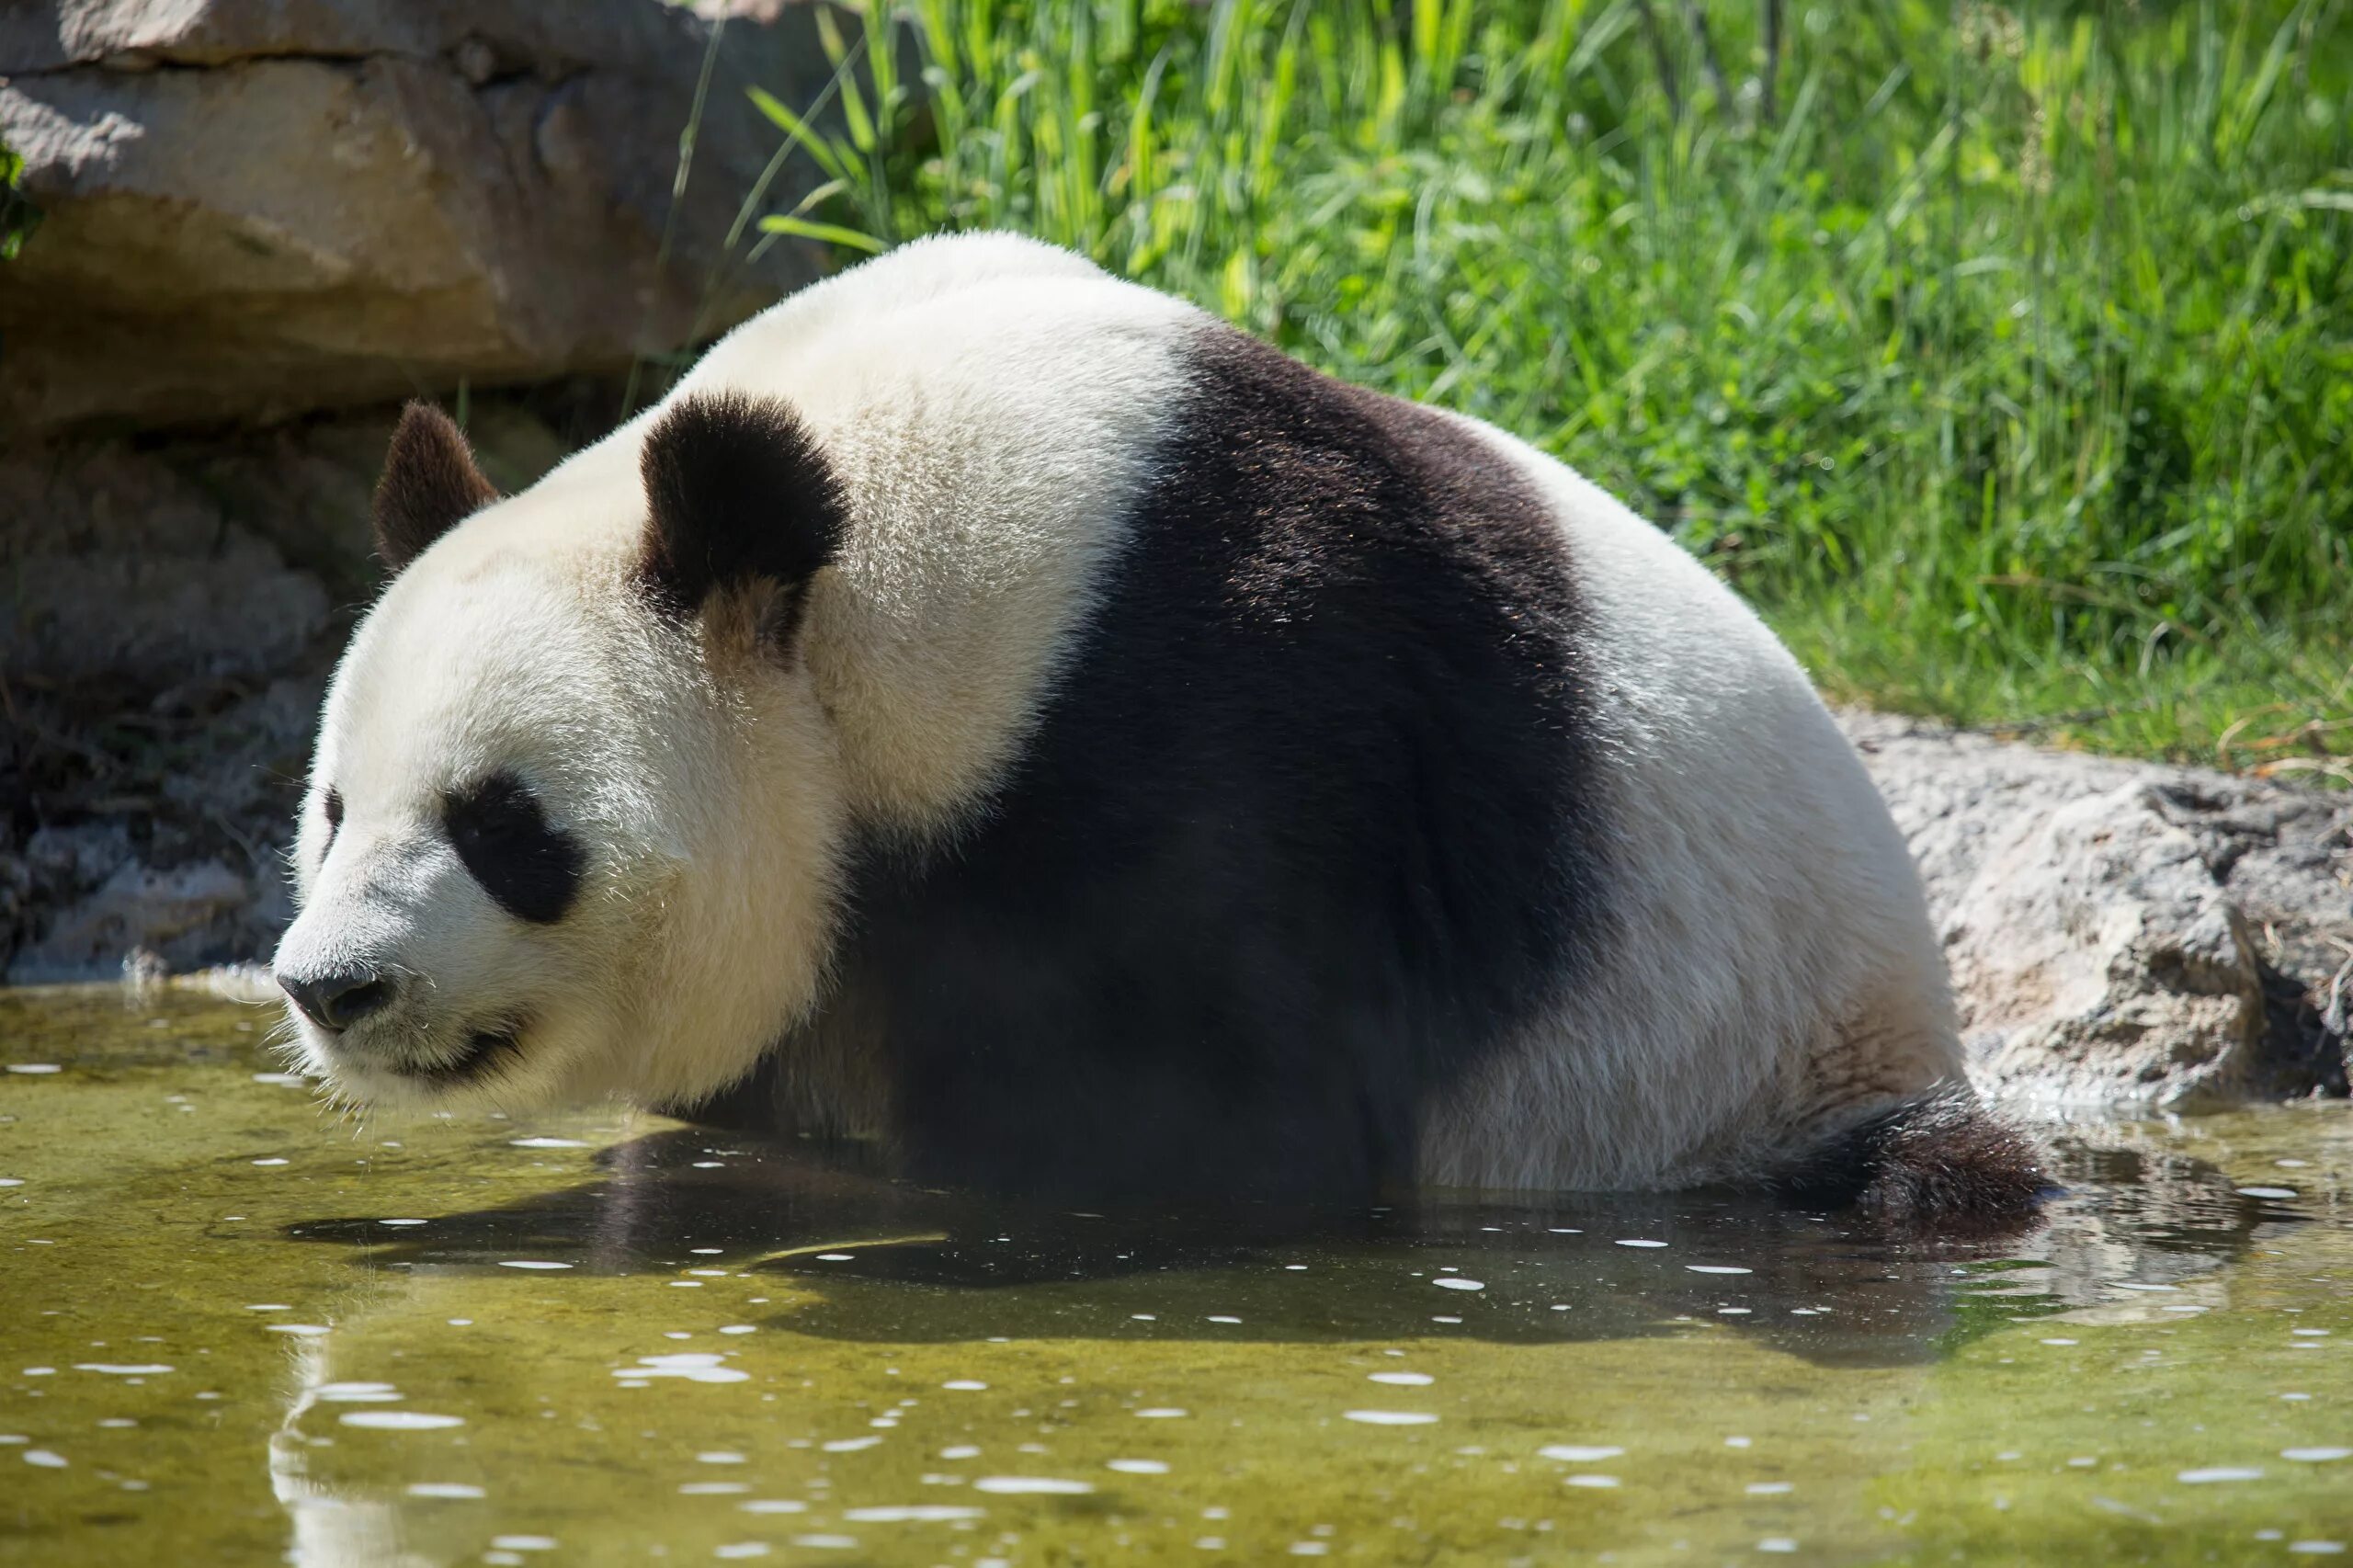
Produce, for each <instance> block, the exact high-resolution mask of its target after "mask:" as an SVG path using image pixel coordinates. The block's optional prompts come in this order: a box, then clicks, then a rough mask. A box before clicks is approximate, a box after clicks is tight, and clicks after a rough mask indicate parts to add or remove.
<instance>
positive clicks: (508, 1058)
mask: <svg viewBox="0 0 2353 1568" xmlns="http://www.w3.org/2000/svg"><path fill="white" fill-rule="evenodd" d="M521 1033H522V1026H521V1025H519V1024H509V1025H504V1026H501V1027H499V1028H480V1029H475V1030H472V1032H470V1033H469V1034H468V1035H467V1036H466V1044H465V1049H464V1050H463V1051H460V1053H459V1054H458V1055H457V1056H455V1057H453V1058H452V1059H451V1060H449V1061H448V1062H438V1063H436V1064H435V1065H433V1066H430V1067H420V1068H417V1069H415V1072H414V1075H415V1076H416V1077H419V1078H423V1079H425V1080H426V1081H427V1082H428V1083H432V1084H436V1085H440V1086H442V1087H444V1088H454V1087H457V1086H459V1085H465V1084H473V1083H479V1082H481V1081H482V1080H483V1079H484V1078H487V1077H489V1076H490V1075H491V1074H494V1073H496V1072H497V1071H498V1070H499V1069H500V1068H502V1067H505V1066H506V1065H508V1064H510V1063H512V1062H517V1061H520V1060H521V1059H522V1055H523V1045H522V1040H520V1038H519V1037H520V1035H521Z"/></svg>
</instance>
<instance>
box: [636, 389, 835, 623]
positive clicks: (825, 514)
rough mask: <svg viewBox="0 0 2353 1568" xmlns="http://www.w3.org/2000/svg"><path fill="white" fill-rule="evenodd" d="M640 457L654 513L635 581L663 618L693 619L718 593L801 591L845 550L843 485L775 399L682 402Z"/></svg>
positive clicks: (730, 396)
mask: <svg viewBox="0 0 2353 1568" xmlns="http://www.w3.org/2000/svg"><path fill="white" fill-rule="evenodd" d="M638 461H639V468H640V471H641V472H642V473H643V475H644V478H645V499H646V504H647V506H648V508H649V510H650V511H651V514H652V526H651V527H650V528H647V530H646V536H645V553H644V555H643V556H642V558H641V560H640V562H639V565H638V578H639V581H640V583H641V584H642V585H643V586H644V588H645V591H646V592H647V594H648V595H649V596H650V597H652V598H653V600H654V603H655V604H656V605H658V606H659V607H660V608H662V610H663V611H664V613H665V614H668V615H673V616H676V617H678V618H680V619H686V618H688V617H691V616H693V615H694V614H695V613H696V612H697V611H699V609H700V608H702V604H703V601H704V600H705V599H706V598H708V597H710V595H711V594H713V593H714V592H717V591H719V590H721V589H723V588H734V587H744V586H748V585H752V584H754V583H757V582H761V581H767V582H770V583H774V584H777V585H781V586H784V587H788V588H797V587H799V586H801V585H802V584H803V583H805V582H807V581H808V579H809V576H810V574H812V573H813V572H815V571H816V570H817V568H819V567H820V566H823V565H824V564H825V563H826V562H829V561H831V560H833V558H834V554H835V551H836V550H838V549H839V548H840V546H841V540H842V533H843V530H844V528H845V526H846V524H847V517H848V506H847V498H846V497H845V495H844V494H843V490H842V485H841V482H840V481H839V480H838V479H837V478H835V474H834V471H833V468H832V465H830V464H829V463H827V462H826V460H825V454H824V450H823V449H821V448H820V447H819V446H818V445H817V438H816V437H814V436H813V435H812V434H810V431H809V427H808V426H806V425H804V424H802V423H801V416H800V415H797V414H795V413H794V412H793V411H792V409H791V407H790V405H789V404H786V403H781V402H779V401H778V400H776V399H774V398H751V397H745V396H743V395H741V394H739V393H735V392H720V393H710V394H703V395H699V396H694V397H688V398H685V399H683V400H681V401H680V402H679V403H677V404H676V406H675V407H673V408H672V409H670V410H669V412H667V413H666V414H664V415H662V416H661V417H660V418H659V419H657V420H655V421H654V427H653V429H651V430H649V431H647V432H646V436H645V448H644V451H643V454H642V456H641V457H640V459H639V460H638Z"/></svg>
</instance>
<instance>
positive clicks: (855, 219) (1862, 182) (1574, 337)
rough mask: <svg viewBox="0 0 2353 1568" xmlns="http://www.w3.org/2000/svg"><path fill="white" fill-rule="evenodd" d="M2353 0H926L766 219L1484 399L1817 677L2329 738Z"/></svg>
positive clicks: (2347, 408) (2026, 711)
mask: <svg viewBox="0 0 2353 1568" xmlns="http://www.w3.org/2000/svg"><path fill="white" fill-rule="evenodd" d="M2349 9H2353V3H2349V0H2300V3H2296V4H2282V3H2279V0H2268V3H2267V0H2253V3H2250V4H2247V5H2245V6H2234V7H2222V6H2215V5H2211V4H2209V5H2203V6H2200V5H2181V6H2165V5H2158V4H2154V3H2148V0H2143V3H2140V4H2134V3H2132V0H2116V3H2113V4H2109V5H2105V6H2102V5H2090V6H2085V5H2069V6H2035V7H2027V8H2020V9H2015V10H2012V9H2004V8H2002V7H2000V6H1994V5H1989V4H1984V3H1982V0H1959V3H1958V5H1957V6H1954V7H1953V8H1952V9H1949V10H1948V9H1947V8H1946V7H1944V6H1930V5H1927V4H1921V3H1918V0H1859V3H1858V4H1857V5H1856V6H1851V7H1847V6H1827V5H1809V6H1801V7H1798V8H1797V9H1795V10H1794V11H1793V12H1791V13H1790V14H1789V15H1788V16H1787V17H1782V15H1781V7H1780V6H1779V4H1778V0H1774V3H1770V4H1768V5H1767V6H1762V7H1752V6H1725V5H1709V6H1699V5H1684V6H1669V5H1666V4H1664V3H1658V4H1643V3H1637V0H1481V3H1477V4H1473V3H1472V0H1427V3H1425V4H1419V5H1415V6H1411V7H1410V8H1409V7H1407V6H1405V5H1404V4H1403V3H1402V0H1400V3H1399V4H1396V5H1394V6H1386V5H1383V4H1381V3H1380V0H1371V3H1369V4H1351V5H1347V6H1325V5H1319V4H1314V3H1313V0H1218V3H1217V4H1214V5H1211V6H1190V5H1186V4H1181V3H1177V0H1022V3H1014V0H1002V3H991V0H969V3H963V4H950V3H949V0H920V3H919V4H917V5H916V6H915V7H914V9H913V10H912V11H911V12H904V13H892V14H891V15H889V16H887V17H886V15H885V13H884V12H882V11H881V9H880V8H879V6H878V8H877V9H875V10H873V11H870V13H869V16H868V20H867V33H866V36H865V38H863V39H858V38H856V37H854V36H853V37H848V38H843V37H840V36H839V35H835V36H834V37H833V39H832V40H831V41H832V42H833V44H834V46H835V49H836V51H837V53H838V55H839V56H840V57H841V58H842V59H844V60H848V59H849V57H850V56H852V55H859V56H862V57H863V63H862V65H861V70H862V71H867V72H870V74H869V75H867V76H866V77H865V79H864V80H863V82H860V81H858V80H857V79H856V78H855V77H854V76H853V75H852V74H849V73H847V72H846V73H844V74H841V75H840V76H839V77H838V78H837V81H836V86H837V87H838V88H839V89H840V96H841V99H842V101H841V104H840V106H839V107H840V109H841V111H842V114H841V120H840V129H839V130H838V131H835V132H833V133H830V134H828V133H820V132H818V131H814V130H813V129H811V127H810V126H809V125H808V124H806V123H804V122H802V121H801V120H800V119H798V118H796V117H794V116H792V115H791V114H790V111H785V110H782V106H775V105H772V112H774V113H777V117H778V118H779V123H784V124H786V125H787V127H788V129H789V130H790V132H791V134H792V135H793V136H795V137H796V138H797V139H798V140H799V141H800V142H801V145H802V147H803V148H804V149H805V150H806V151H807V152H808V153H810V154H811V155H812V156H813V157H815V158H816V159H818V161H819V162H821V163H822V164H823V165H824V168H825V172H826V174H827V175H828V176H830V177H829V178H828V180H827V182H826V184H825V186H824V187H823V191H822V195H821V198H820V199H819V201H818V202H817V203H816V205H815V207H814V208H811V207H810V206H809V204H806V203H804V206H803V209H802V210H796V212H794V213H791V214H784V215H780V216H779V217H778V218H775V219H771V220H770V221H769V226H770V227H771V229H772V230H774V231H781V232H787V233H813V232H814V233H821V234H823V236H824V237H827V238H830V239H832V240H835V242H837V243H843V244H850V245H855V246H857V247H858V248H879V247H880V246H881V245H883V244H890V243H894V242H896V241H898V240H902V239H905V238H908V237H912V236H914V235H915V234H918V233H926V232H930V231H934V230H938V229H958V228H984V227H1006V228H1013V229H1019V230H1024V231H1027V232H1029V233H1035V234H1038V235H1040V236H1041V237H1043V238H1046V239H1049V240H1052V241H1054V242H1056V243H1059V244H1064V245H1068V246H1070V247H1072V248H1074V249H1075V250H1079V251H1083V252H1085V253H1086V254H1087V255H1089V256H1094V257H1095V258H1096V259H1097V260H1098V261H1101V262H1102V263H1104V264H1105V265H1107V266H1108V267H1111V268H1112V269H1113V270H1115V271H1118V272H1120V273H1122V274H1124V275H1126V276H1129V277H1132V278H1137V279H1139V280H1141V281H1143V282H1146V283H1149V284H1152V285H1154V286H1156V287H1159V288H1163V289H1166V290H1170V291H1172V292H1175V293H1177V294H1180V295H1184V296H1186V297H1188V298H1190V299H1193V300H1195V301H1199V303H1201V304H1203V305H1205V306H1207V307H1208V308H1210V309H1211V310H1213V311H1216V312H1219V313H1221V314H1222V315H1224V316H1226V317H1228V318H1230V319H1232V320H1233V321H1235V322H1237V323H1239V324H1242V325H1244V326H1245V327H1247V328H1249V329H1251V330H1252V331H1254V332H1256V333H1259V334H1261V335H1265V336H1267V337H1268V338H1270V339H1272V340H1273V341H1275V342H1276V343H1278V344H1279V345H1281V346H1282V347H1285V348H1287V349H1289V350H1290V351H1291V352H1293V353H1295V354H1298V355H1300V356H1301V357H1302V358H1306V359H1308V360H1310V361H1311V362H1313V363H1315V364H1317V365H1319V366H1321V367H1323V368H1324V369H1329V370H1331V371H1333V372H1334V373H1336V374H1337V375H1340V376H1342V377H1345V378H1347V379H1348V380H1350V381H1358V382H1360V383H1363V384H1366V385H1369V386H1374V387H1380V388H1384V389H1387V390H1390V391H1393V392H1401V393H1404V394H1405V395H1408V396H1412V397H1416V398H1426V399H1429V400H1432V401H1434V402H1438V403H1445V404H1448V405H1450V406H1453V407H1456V408H1460V409H1461V410H1463V411H1465V412H1468V413H1472V414H1475V415H1480V416H1482V417H1483V418H1486V419H1489V420H1492V421H1494V422H1495V423H1496V424H1498V425H1501V426H1504V427H1506V428H1507V429H1510V430H1513V431H1515V432H1517V433H1518V434H1521V435H1523V436H1525V437H1529V438H1530V439H1532V440H1534V441H1536V442H1537V443H1538V444H1540V445H1541V446H1542V447H1544V448H1545V449H1547V450H1550V451H1552V452H1553V453H1554V454H1556V455H1558V456H1560V457H1562V458H1563V459H1565V460H1567V461H1569V462H1571V463H1572V464H1574V465H1575V466H1576V467H1578V468H1579V469H1581V470H1583V471H1585V472H1587V473H1589V474H1591V475H1592V476H1593V477H1594V478H1595V479H1597V481H1599V482H1600V483H1604V484H1606V485H1607V486H1608V487H1609V488H1611V489H1612V490H1614V491H1616V492H1617V493H1618V494H1620V495H1622V496H1624V497H1625V498H1626V499H1628V500H1629V501H1630V502H1631V503H1632V504H1633V505H1634V506H1636V507H1637V508H1638V509H1639V510H1641V511H1643V513H1644V514H1646V515H1647V516H1649V517H1651V518H1653V519H1654V520H1655V521H1656V522H1658V523H1659V524H1660V525H1661V526H1662V527H1664V528H1667V529H1668V530H1669V531H1670V532H1672V533H1673V535H1674V536H1675V537H1676V538H1677V540H1680V541H1681V542H1682V543H1683V544H1684V545H1685V546H1686V547H1687V548H1688V549H1690V550H1691V551H1694V552H1696V553H1698V554H1699V556H1701V557H1702V558H1703V559H1705V560H1706V561H1708V562H1710V563H1711V564H1712V565H1713V566H1714V567H1715V568H1716V569H1717V570H1718V571H1719V572H1720V573H1722V574H1723V575H1725V576H1726V577H1727V578H1729V579H1730V580H1731V581H1732V582H1733V583H1734V584H1735V585H1737V586H1738V587H1739V588H1740V589H1741V590H1742V591H1743V592H1745V594H1746V595H1747V596H1748V597H1750V598H1751V599H1752V600H1753V601H1754V602H1756V604H1757V605H1759V606H1760V608H1763V610H1764V611H1765V613H1766V614H1767V615H1768V618H1769V619H1771V620H1772V621H1773V622H1774V624H1775V625H1776V627H1777V628H1778V629H1779V631H1780V632H1781V633H1782V634H1783V635H1784V636H1785V637H1786V638H1787V639H1788V640H1789V641H1790V643H1791V644H1792V646H1793V647H1795V648H1796V649H1797V651H1798V652H1799V653H1800V655H1801V656H1802V658H1804V659H1805V660H1806V661H1807V662H1808V664H1809V665H1810V666H1811V667H1812V668H1813V671H1814V673H1815V675H1816V676H1817V678H1818V679H1819V680H1820V681H1821V682H1822V683H1823V684H1824V687H1826V688H1827V689H1828V690H1829V691H1830V692H1831V693H1832V694H1833V695H1834V696H1836V697H1840V698H1844V699H1850V700H1860V701H1865V702H1869V703H1872V704H1875V705H1880V706H1883V707H1888V708H1893V709H1896V710H1908V711H1917V712H1921V713H1928V714H1936V715H1940V716H1943V717H1946V718H1950V719H1954V720H1958V721H1961V722H1969V723H1977V724H1984V725H1989V726H1993V727H2015V728H2020V729H2026V730H2031V731H2036V732H2040V733H2045V734H2047V735H2049V736H2051V737H2052V738H2058V739H2063V740H2072V741H2075V742H2077V743H2079V744H2090V745H2097V746H2101V747H2106V748H2111V749H2119V750H2124V751H2131V752H2139V753H2145V754H2153V755H2166V756H2183V757H2190V758H2195V759H2198V760H2203V761H2210V762H2220V763H2222V764H2224V765H2226V766H2242V767H2244V766H2254V767H2262V768H2265V769H2268V770H2274V771H2305V772H2310V773H2313V774H2316V775H2320V776H2324V777H2326V776H2335V777H2336V778H2345V779H2353V670H2348V663H2347V648H2348V644H2347V638H2346V631H2345V629H2346V625H2347V619H2348V617H2353V132H2348V129H2347V127H2348V125H2353V16H2348V10H2349ZM1768 18H1769V21H1768ZM898 28H904V29H905V33H901V32H899V31H897V30H896V29H898ZM908 33H911V34H912V35H913V36H912V39H911V40H910V39H909V38H908V37H907V36H906V34H908ZM910 44H912V47H910ZM910 62H913V63H914V65H915V67H916V68H918V69H919V72H920V75H919V78H917V79H913V80H910V79H907V78H905V77H904V76H903V74H902V72H903V71H904V70H905V69H907V68H908V66H909V63H910ZM779 111H781V112H779Z"/></svg>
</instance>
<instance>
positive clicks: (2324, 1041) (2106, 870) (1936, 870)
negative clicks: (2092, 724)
mask: <svg viewBox="0 0 2353 1568" xmlns="http://www.w3.org/2000/svg"><path fill="white" fill-rule="evenodd" d="M1845 722H1846V724H1847V730H1848V733H1849V734H1850V735H1851V736H1852V737H1853V738H1854V739H1855V741H1856V743H1857V744H1858V745H1859V747H1860V748H1861V749H1862V751H1863V755H1864V759H1865V762H1866V763H1867V764H1868V765H1869V766H1870V769H1871V773H1872V776H1873V778H1875V779H1876V780H1877V782H1878V784H1879V787H1880V790H1881V793H1882V794H1883V795H1885V796H1886V797H1887V800H1888V803H1889V806H1890V808H1891V809H1892V810H1893V812H1894V813H1895V818H1896V821H1897V824H1899V825H1900V826H1901V827H1902V828H1903V829H1904V834H1905V836H1906V837H1907V839H1908V840H1909V841H1910V843H1911V846H1912V850H1913V854H1914V856H1915V859H1916V860H1917V861H1918V862H1919V865H1920V869H1921V873H1922V877H1923V879H1924V881H1926V884H1927V892H1928V902H1929V905H1930V909H1931V912H1932V914H1933V915H1935V917H1936V918H1937V920H1938V924H1939V926H1940V928H1941V930H1942V934H1943V937H1944V940H1945V951H1946V957H1947V960H1948V962H1949V965H1950V967H1951V970H1952V975H1953V983H1954V989H1955V991H1956V994H1958V997H1959V999H1960V1002H1961V1021H1962V1028H1963V1033H1964V1036H1965V1038H1966V1041H1967V1044H1968V1048H1969V1051H1970V1063H1971V1071H1972V1075H1974V1076H1976V1077H1977V1078H1978V1079H1979V1081H1980V1082H1981V1084H1983V1085H1985V1086H1986V1087H1988V1088H1990V1089H1992V1090H1994V1091H1995V1092H1998V1093H2005V1094H2013V1095H2025V1096H2033V1097H2036V1098H2040V1099H2047V1100H2054V1101H2058V1102H2063V1103H2071V1104H2087V1105H2088V1104H2100V1105H2131V1104H2138V1105H2144V1106H2153V1107H2159V1108H2166V1109H2177V1110H2194V1109H2200V1108H2211V1107H2213V1106H2217V1105H2222V1104H2227V1103H2231V1102H2233V1101H2235V1100H2239V1099H2243V1098H2246V1097H2250V1096H2271V1097H2279V1096H2295V1095H2303V1094H2311V1093H2325V1094H2335V1095H2342V1094H2344V1093H2346V1088H2347V1080H2346V1073H2347V1056H2346V1048H2347V1038H2346V1017H2345V1007H2346V1005H2347V1001H2348V1000H2353V998H2348V997H2347V991H2348V990H2353V891H2349V890H2353V798H2348V797H2346V796H2342V795H2327V794H2321V793H2318V792H2315V791H2311V790H2296V789H2290V788H2287V787H2285V786H2282V785H2279V784H2276V783H2272V782H2269V781H2267V780H2264V779H2260V778H2243V777H2236V776H2233V775H2228V774H2221V773H2213V772H2208V771H2204V770H2200V769H2194V768H2183V767H2167V766H2164V765H2159V764H2150V763H2134V762H2122V761H2118V760H2115V759H2112V758H2099V757H2086V756H2076V755H2074V754H2070V753H2060V752H2049V751H2042V750H2039V749H2037V748H2034V747H2031V746H2025V745H2018V744H2003V743H1999V742H1995V741H1992V740H1989V739H1986V738H1984V737H1982V736H1976V735H1969V734H1960V733H1953V732H1951V731H1948V730H1944V729H1941V728H1938V727H1934V726H1928V725H1923V724H1918V723H1915V722H1907V721H1904V720H1900V719H1893V718H1889V717H1885V716H1881V715H1872V714H1849V715H1847V716H1846V718H1845Z"/></svg>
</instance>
